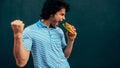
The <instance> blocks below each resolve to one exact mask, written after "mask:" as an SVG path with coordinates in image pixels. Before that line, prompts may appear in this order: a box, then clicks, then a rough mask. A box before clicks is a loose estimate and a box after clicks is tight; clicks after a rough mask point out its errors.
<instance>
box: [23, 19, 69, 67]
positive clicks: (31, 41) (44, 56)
mask: <svg viewBox="0 0 120 68" xmlns="http://www.w3.org/2000/svg"><path fill="white" fill-rule="evenodd" d="M23 44H24V48H25V49H26V50H31V53H32V56H33V62H34V67H35V68H70V67H69V64H68V62H67V59H66V58H65V56H64V53H63V50H62V48H64V47H65V46H66V42H65V37H64V33H63V31H62V29H60V28H59V27H56V28H47V26H46V25H44V24H43V23H42V22H41V21H38V22H37V23H35V24H33V25H31V26H28V27H27V28H25V30H24V32H23Z"/></svg>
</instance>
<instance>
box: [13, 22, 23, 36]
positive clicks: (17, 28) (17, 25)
mask: <svg viewBox="0 0 120 68" xmlns="http://www.w3.org/2000/svg"><path fill="white" fill-rule="evenodd" d="M11 27H12V29H13V32H14V34H18V33H21V34H22V32H23V29H24V23H23V21H21V20H14V21H12V22H11Z"/></svg>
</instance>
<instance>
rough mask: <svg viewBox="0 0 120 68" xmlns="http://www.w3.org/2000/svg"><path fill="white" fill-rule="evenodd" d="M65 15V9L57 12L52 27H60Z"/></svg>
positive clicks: (52, 18)
mask: <svg viewBox="0 0 120 68" xmlns="http://www.w3.org/2000/svg"><path fill="white" fill-rule="evenodd" d="M65 13H66V10H65V8H62V9H61V10H60V11H58V12H56V14H55V15H54V16H53V17H51V21H52V22H51V25H52V26H53V27H56V26H58V24H59V22H61V21H63V20H65Z"/></svg>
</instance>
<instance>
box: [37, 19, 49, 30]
mask: <svg viewBox="0 0 120 68" xmlns="http://www.w3.org/2000/svg"><path fill="white" fill-rule="evenodd" d="M37 25H38V27H42V28H47V26H46V25H45V24H44V23H42V22H41V21H40V20H39V21H38V22H37Z"/></svg>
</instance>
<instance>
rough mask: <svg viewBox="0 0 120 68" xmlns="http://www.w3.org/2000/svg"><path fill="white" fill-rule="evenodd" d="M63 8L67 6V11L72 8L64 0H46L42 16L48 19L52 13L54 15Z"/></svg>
mask: <svg viewBox="0 0 120 68" xmlns="http://www.w3.org/2000/svg"><path fill="white" fill-rule="evenodd" d="M62 8H65V9H66V12H68V11H69V9H70V8H69V4H68V3H66V2H65V1H63V0H46V2H45V3H44V5H43V8H42V10H41V14H40V17H41V18H42V19H46V20H47V19H49V17H50V16H51V15H54V14H55V13H56V12H57V11H59V10H61V9H62Z"/></svg>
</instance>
